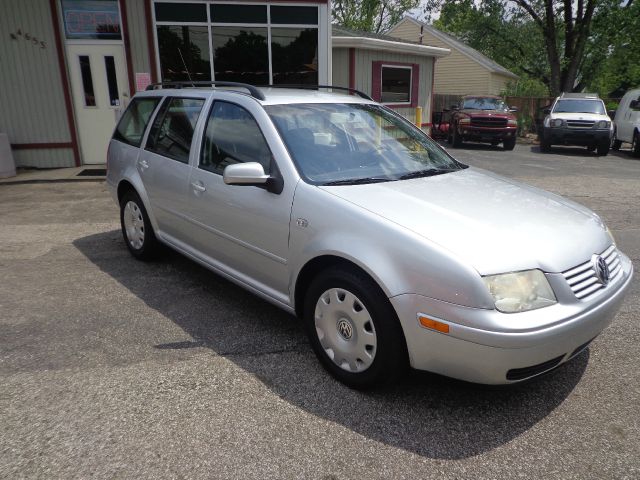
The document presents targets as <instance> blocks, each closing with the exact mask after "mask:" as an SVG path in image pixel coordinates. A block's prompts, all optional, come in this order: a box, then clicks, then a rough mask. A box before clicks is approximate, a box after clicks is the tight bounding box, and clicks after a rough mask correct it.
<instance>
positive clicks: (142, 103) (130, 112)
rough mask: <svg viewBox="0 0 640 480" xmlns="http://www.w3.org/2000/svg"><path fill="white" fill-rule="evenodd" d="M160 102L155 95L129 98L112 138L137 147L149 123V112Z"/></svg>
mask: <svg viewBox="0 0 640 480" xmlns="http://www.w3.org/2000/svg"><path fill="white" fill-rule="evenodd" d="M159 102H160V99H159V98H156V97H142V98H134V99H133V100H131V103H130V104H129V107H128V108H127V110H126V111H125V112H124V114H123V115H122V118H121V119H120V122H118V126H117V127H116V131H115V133H114V134H113V138H114V140H120V141H121V142H124V143H128V144H129V145H133V146H134V147H139V146H140V143H142V137H143V136H144V131H145V129H146V128H147V123H149V118H151V114H152V113H153V111H154V110H155V109H156V107H157V106H158V103H159Z"/></svg>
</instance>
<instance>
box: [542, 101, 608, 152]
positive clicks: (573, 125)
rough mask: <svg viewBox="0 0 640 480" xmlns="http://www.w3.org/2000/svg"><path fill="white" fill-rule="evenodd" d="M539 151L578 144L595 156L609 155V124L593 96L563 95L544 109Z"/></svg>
mask: <svg viewBox="0 0 640 480" xmlns="http://www.w3.org/2000/svg"><path fill="white" fill-rule="evenodd" d="M545 113H546V114H547V116H546V117H545V119H544V123H543V132H542V136H541V138H540V149H541V150H542V151H543V152H548V151H549V150H550V149H551V146H552V145H581V146H586V147H587V149H588V150H589V151H594V150H597V153H598V155H606V154H607V153H609V147H610V145H611V138H612V134H613V123H612V122H611V119H610V118H609V116H608V115H607V109H606V107H605V105H604V102H603V101H602V100H601V99H600V98H599V97H598V95H597V94H592V93H563V94H562V95H560V96H559V97H558V98H556V100H555V101H554V102H553V106H552V107H551V108H550V109H546V110H545Z"/></svg>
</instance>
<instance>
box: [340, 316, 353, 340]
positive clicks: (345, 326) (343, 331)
mask: <svg viewBox="0 0 640 480" xmlns="http://www.w3.org/2000/svg"><path fill="white" fill-rule="evenodd" d="M338 333H339V334H340V336H341V337H342V338H344V339H345V340H351V337H352V336H353V326H351V323H350V322H349V321H348V320H345V319H344V318H342V319H340V321H339V322H338Z"/></svg>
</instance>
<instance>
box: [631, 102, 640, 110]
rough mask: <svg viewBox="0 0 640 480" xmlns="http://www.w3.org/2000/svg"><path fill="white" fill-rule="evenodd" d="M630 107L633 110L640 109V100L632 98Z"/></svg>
mask: <svg viewBox="0 0 640 480" xmlns="http://www.w3.org/2000/svg"><path fill="white" fill-rule="evenodd" d="M629 108H630V109H631V110H639V109H640V102H638V100H631V103H630V104H629Z"/></svg>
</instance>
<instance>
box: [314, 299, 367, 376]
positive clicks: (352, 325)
mask: <svg viewBox="0 0 640 480" xmlns="http://www.w3.org/2000/svg"><path fill="white" fill-rule="evenodd" d="M315 326H316V333H317V335H318V339H319V340H320V345H322V348H323V349H324V351H325V353H326V354H327V356H328V357H329V358H330V359H331V360H332V361H333V363H335V364H336V365H338V366H339V367H340V368H342V369H343V370H346V371H347V372H362V371H364V370H366V369H367V368H369V367H370V366H371V364H372V363H373V360H374V358H375V355H376V349H377V345H378V342H377V337H376V330H375V328H374V326H373V320H372V319H371V315H369V312H368V311H367V309H366V308H365V306H364V304H363V303H362V302H361V301H360V300H359V299H358V297H356V296H355V295H354V294H353V293H351V292H349V291H348V290H345V289H342V288H331V289H329V290H327V291H326V292H324V293H323V294H322V295H320V298H319V299H318V301H317V303H316V311H315Z"/></svg>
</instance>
